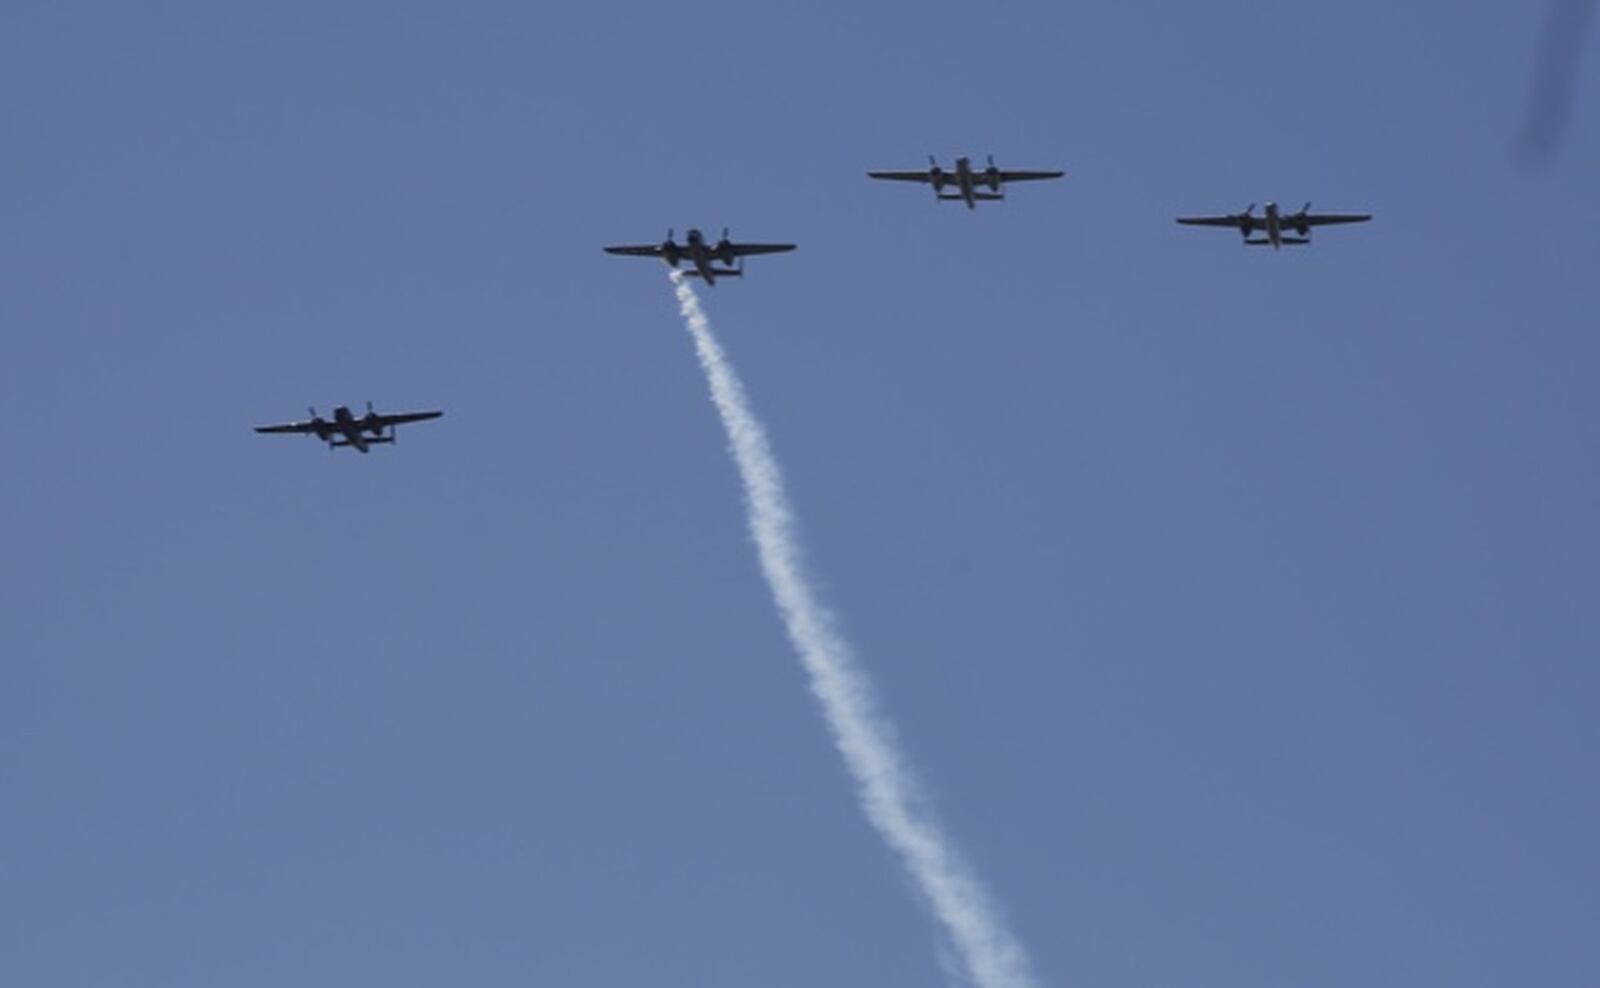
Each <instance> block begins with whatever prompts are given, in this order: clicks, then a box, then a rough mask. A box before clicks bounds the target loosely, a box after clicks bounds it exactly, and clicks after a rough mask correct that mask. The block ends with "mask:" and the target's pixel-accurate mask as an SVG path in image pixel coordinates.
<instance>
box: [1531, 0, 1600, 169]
mask: <svg viewBox="0 0 1600 988" xmlns="http://www.w3.org/2000/svg"><path fill="white" fill-rule="evenodd" d="M1593 14H1594V0H1555V2H1554V3H1553V4H1552V5H1551V7H1550V13H1549V14H1548V16H1547V17H1546V18H1545V24H1544V31H1543V33H1542V34H1541V35H1540V39H1539V51H1538V55H1537V57H1536V59H1535V62H1534V71H1533V88H1532V90H1531V92H1530V95H1529V98H1528V109H1527V116H1526V117H1525V118H1524V121H1523V126H1522V137H1521V140H1520V141H1519V143H1520V145H1521V148H1522V151H1523V153H1524V154H1525V155H1526V156H1527V157H1528V158H1529V159H1530V160H1532V161H1534V162H1536V163H1541V164H1542V163H1544V162H1547V161H1549V160H1550V159H1552V158H1554V157H1555V155H1556V153H1557V152H1558V151H1560V150H1561V145H1562V143H1563V142H1564V141H1565V140H1566V136H1567V130H1568V128H1569V127H1570V126H1571V124H1572V109H1573V104H1574V102H1575V100H1576V96H1575V93H1576V91H1577V84H1578V70H1579V68H1580V67H1581V66H1582V62H1583V42H1584V39H1585V37H1586V36H1587V34H1588V27H1589V21H1590V20H1591V18H1592V16H1593Z"/></svg>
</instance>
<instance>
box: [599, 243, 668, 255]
mask: <svg viewBox="0 0 1600 988" xmlns="http://www.w3.org/2000/svg"><path fill="white" fill-rule="evenodd" d="M602 249H603V250H604V251H605V252H606V253H607V254H622V255H623V256H625V257H660V256H661V245H660V244H650V245H648V246H638V247H605V248H602Z"/></svg>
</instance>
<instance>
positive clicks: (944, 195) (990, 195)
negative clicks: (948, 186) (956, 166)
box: [939, 192, 1005, 202]
mask: <svg viewBox="0 0 1600 988" xmlns="http://www.w3.org/2000/svg"><path fill="white" fill-rule="evenodd" d="M939 198H940V199H943V200H944V201H946V202H960V201H961V200H963V199H965V198H966V196H964V195H962V194H961V193H959V192H941V193H939ZM972 198H974V199H976V200H978V201H980V202H993V201H994V200H996V199H1004V198H1005V195H1004V194H1003V193H1000V192H974V193H973V194H972Z"/></svg>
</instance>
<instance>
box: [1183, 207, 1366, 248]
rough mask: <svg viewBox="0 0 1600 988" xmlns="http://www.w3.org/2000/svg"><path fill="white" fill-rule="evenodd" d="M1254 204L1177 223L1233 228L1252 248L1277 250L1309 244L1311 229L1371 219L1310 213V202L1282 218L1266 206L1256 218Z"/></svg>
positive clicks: (1347, 215) (1339, 214) (1349, 215)
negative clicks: (1290, 232)
mask: <svg viewBox="0 0 1600 988" xmlns="http://www.w3.org/2000/svg"><path fill="white" fill-rule="evenodd" d="M1255 209H1256V204H1255V203H1253V202H1252V203H1251V204H1250V205H1249V207H1248V208H1246V209H1245V211H1244V212H1242V213H1230V214H1228V215H1226V216H1180V217H1178V222H1179V223H1183V224H1185V225H1188V226H1224V227H1233V228H1234V229H1236V230H1238V231H1239V234H1240V235H1241V236H1243V237H1244V242H1245V243H1247V244H1249V245H1250V246H1252V247H1259V246H1261V245H1263V244H1271V245H1272V249H1273V250H1277V249H1278V248H1279V247H1282V246H1283V245H1284V244H1289V245H1290V246H1297V245H1300V244H1309V243H1310V242H1311V228H1312V227H1314V226H1333V225H1335V224H1338V223H1365V222H1366V221H1367V220H1370V219H1372V216H1371V214H1369V213H1313V212H1311V203H1309V202H1308V203H1306V204H1305V205H1304V206H1302V207H1300V212H1298V213H1290V214H1289V215H1287V216H1284V215H1282V214H1280V213H1279V212H1278V204H1277V203H1275V202H1269V203H1267V212H1266V215H1265V216H1255V215H1253V214H1254V213H1255ZM1285 230H1293V231H1294V232H1295V233H1296V234H1297V236H1292V237H1291V236H1285V235H1284V231H1285ZM1257 231H1262V232H1265V233H1266V236H1265V237H1258V238H1255V239H1251V237H1250V234H1252V233H1256V232H1257Z"/></svg>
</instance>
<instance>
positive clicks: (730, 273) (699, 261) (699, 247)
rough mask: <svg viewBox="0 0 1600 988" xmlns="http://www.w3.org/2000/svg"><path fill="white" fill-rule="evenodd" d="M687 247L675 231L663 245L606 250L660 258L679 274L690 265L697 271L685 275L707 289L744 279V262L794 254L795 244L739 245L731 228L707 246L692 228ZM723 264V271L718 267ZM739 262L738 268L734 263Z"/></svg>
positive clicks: (607, 251) (668, 234)
mask: <svg viewBox="0 0 1600 988" xmlns="http://www.w3.org/2000/svg"><path fill="white" fill-rule="evenodd" d="M685 241H686V242H685V243H682V244H679V243H678V242H677V241H675V240H673V239H672V231H671V230H668V231H667V239H666V240H665V241H663V242H662V243H659V244H638V245H625V246H621V247H606V248H603V249H604V250H605V252H606V253H607V254H620V255H622V256H624V257H659V258H661V259H662V260H663V261H666V262H667V267H669V268H672V269H673V270H677V267H678V264H679V262H680V261H688V262H689V263H690V264H691V265H693V267H691V268H690V269H689V270H688V271H685V272H683V274H686V275H688V276H689V277H691V278H704V279H705V282H706V284H707V285H710V286H712V287H713V288H714V287H716V284H717V279H718V278H740V277H743V276H744V261H743V258H746V257H753V256H755V255H758V254H784V253H787V252H789V251H791V250H794V244H736V243H734V242H733V241H732V240H730V239H728V228H727V227H723V228H722V239H721V240H719V241H717V242H716V243H715V244H710V243H707V242H706V237H705V234H703V233H701V232H700V231H699V230H697V229H694V228H693V227H691V228H690V229H689V232H688V233H687V234H685ZM718 261H720V262H721V263H722V267H720V268H719V267H717V266H716V262H718ZM735 261H738V266H737V267H735V266H734V262H735Z"/></svg>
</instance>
